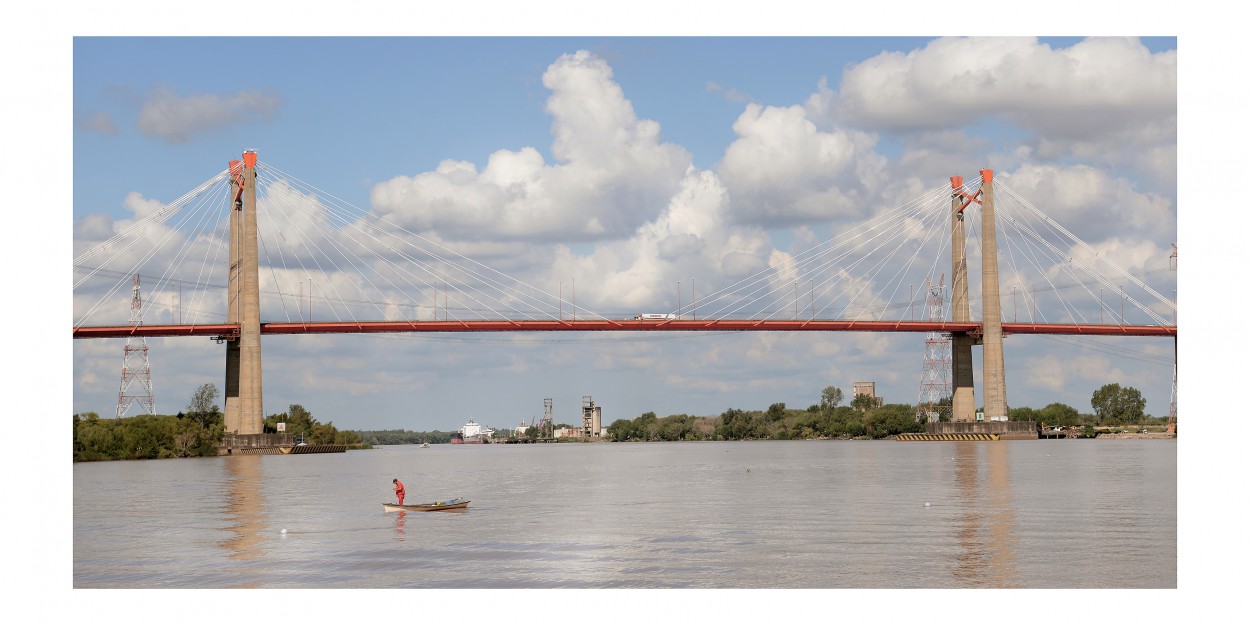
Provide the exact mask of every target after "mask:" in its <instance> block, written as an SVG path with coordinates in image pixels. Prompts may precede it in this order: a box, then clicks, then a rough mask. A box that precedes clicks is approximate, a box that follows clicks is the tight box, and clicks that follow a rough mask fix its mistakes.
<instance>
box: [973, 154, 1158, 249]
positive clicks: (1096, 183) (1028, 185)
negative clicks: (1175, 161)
mask: <svg viewBox="0 0 1250 625" xmlns="http://www.w3.org/2000/svg"><path fill="white" fill-rule="evenodd" d="M996 176H999V177H1000V178H1001V179H1002V181H1003V182H1004V183H1005V184H1006V185H1008V186H1009V187H1010V188H1011V189H1012V190H1014V191H1015V192H1016V193H1017V194H1019V195H1020V196H1021V197H1024V198H1026V199H1028V201H1029V202H1030V203H1032V204H1033V205H1034V206H1036V207H1037V208H1038V209H1040V210H1041V211H1042V212H1043V213H1045V214H1047V215H1049V216H1050V217H1051V218H1052V219H1054V220H1055V221H1057V222H1059V223H1060V224H1064V225H1066V227H1067V228H1068V229H1069V230H1071V231H1072V232H1073V234H1075V235H1076V236H1078V237H1080V238H1081V239H1083V240H1085V241H1086V242H1096V241H1101V240H1103V239H1105V238H1107V237H1110V236H1114V235H1117V234H1119V235H1123V233H1125V232H1126V231H1127V232H1133V233H1139V234H1140V235H1144V236H1149V237H1158V238H1173V237H1174V236H1175V232H1176V212H1175V207H1174V205H1173V203H1172V201H1171V200H1170V199H1168V198H1165V197H1162V196H1160V195H1158V194H1155V193H1142V192H1139V191H1137V190H1136V188H1135V186H1134V184H1133V183H1132V182H1130V181H1128V180H1126V179H1123V178H1116V177H1113V176H1112V175H1111V174H1109V173H1108V172H1107V171H1105V170H1102V169H1098V168H1095V167H1091V166H1088V165H1073V166H1058V165H1045V164H1029V165H1024V166H1021V167H1020V168H1019V169H1017V170H1015V171H1011V172H1001V173H1000V174H996ZM997 198H998V200H999V201H1000V202H1002V203H1007V202H1009V200H1008V198H1007V197H1006V195H1005V194H1002V193H1000V194H998V196H997Z"/></svg>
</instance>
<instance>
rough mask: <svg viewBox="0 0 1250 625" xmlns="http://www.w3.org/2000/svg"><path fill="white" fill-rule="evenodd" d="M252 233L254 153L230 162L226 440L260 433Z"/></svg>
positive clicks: (256, 286) (256, 288) (254, 239)
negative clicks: (231, 329) (232, 332)
mask: <svg viewBox="0 0 1250 625" xmlns="http://www.w3.org/2000/svg"><path fill="white" fill-rule="evenodd" d="M258 265H259V253H258V252H257V233H256V152H255V151H254V150H248V151H245V152H244V153H243V160H242V161H230V276H229V284H228V289H227V290H228V292H229V294H228V296H227V311H226V320H227V323H232V324H238V327H239V333H238V335H237V336H229V337H226V341H225V342H226V388H225V393H224V394H225V404H226V409H225V425H226V432H227V433H230V434H260V433H262V431H263V429H264V420H265V417H264V409H263V402H262V393H261V366H260V272H259V267H258Z"/></svg>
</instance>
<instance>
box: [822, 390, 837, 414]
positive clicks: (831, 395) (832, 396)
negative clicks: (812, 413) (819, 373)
mask: <svg viewBox="0 0 1250 625" xmlns="http://www.w3.org/2000/svg"><path fill="white" fill-rule="evenodd" d="M840 403H842V389H840V388H838V387H836V386H826V387H825V390H823V391H821V392H820V408H821V410H827V411H828V410H833V409H834V408H837V407H838V404H840Z"/></svg>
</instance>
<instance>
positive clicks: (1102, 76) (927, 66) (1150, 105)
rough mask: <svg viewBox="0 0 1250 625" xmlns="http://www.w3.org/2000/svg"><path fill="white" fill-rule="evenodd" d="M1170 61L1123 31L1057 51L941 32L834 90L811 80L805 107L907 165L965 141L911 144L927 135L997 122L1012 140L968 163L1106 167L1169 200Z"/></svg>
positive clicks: (975, 130)
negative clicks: (898, 150)
mask: <svg viewBox="0 0 1250 625" xmlns="http://www.w3.org/2000/svg"><path fill="white" fill-rule="evenodd" d="M1176 63H1177V56H1176V52H1175V51H1166V52H1158V53H1151V52H1150V51H1149V50H1148V49H1147V48H1146V47H1145V46H1144V45H1142V43H1141V42H1140V41H1139V40H1137V39H1134V38H1090V39H1086V40H1084V41H1082V42H1080V43H1078V44H1076V45H1073V46H1071V47H1069V48H1059V49H1053V48H1051V47H1050V46H1049V45H1047V44H1043V43H1040V42H1038V41H1037V40H1036V39H1034V38H1029V37H1009V38H994V37H974V38H944V39H937V40H934V41H932V42H930V43H929V44H928V45H926V46H925V47H923V48H920V49H916V50H912V51H910V52H907V53H903V52H884V53H882V54H880V55H877V56H876V57H873V58H871V59H868V60H866V61H864V62H862V63H859V64H856V65H852V66H850V67H848V68H847V69H846V70H845V71H844V72H843V75H842V82H841V85H840V87H839V90H838V91H836V92H835V91H833V90H831V89H828V88H827V87H825V86H823V85H822V88H821V90H820V91H819V92H818V93H816V94H814V95H813V96H812V97H811V98H809V100H808V102H807V104H806V108H807V110H808V112H809V115H810V116H811V117H812V119H814V120H817V123H818V124H820V123H825V124H829V123H833V122H834V121H841V122H844V123H849V124H851V125H853V126H857V127H861V128H866V129H871V130H874V131H878V132H884V133H889V134H891V135H896V136H898V137H900V138H901V139H902V140H903V142H904V144H905V146H906V148H907V149H908V150H909V152H911V153H910V154H907V155H905V157H904V160H906V161H909V164H908V166H913V167H914V166H916V165H919V166H920V167H922V168H925V169H928V167H931V166H932V165H933V164H935V163H943V164H947V166H948V167H949V166H951V165H953V164H956V163H957V162H961V161H963V160H965V158H966V156H967V155H968V153H969V150H968V148H969V147H970V146H968V145H967V143H965V142H964V141H958V140H957V141H948V142H943V144H942V146H941V147H940V148H939V149H937V150H934V149H932V148H930V147H925V148H918V147H917V146H920V145H925V144H928V143H929V142H928V141H927V140H926V139H925V138H924V135H926V134H928V133H932V132H947V133H949V132H951V131H957V132H958V133H960V134H964V135H966V136H967V137H969V138H971V137H981V138H980V139H975V140H976V141H979V142H985V141H995V142H1003V141H1004V138H1005V137H1010V136H1011V135H1012V134H1013V133H1012V132H1003V129H1001V128H998V126H999V125H1006V126H1007V127H1008V128H1014V129H1016V130H1015V132H1016V133H1019V131H1023V133H1024V137H1022V138H1019V139H1015V138H1012V139H1010V140H1008V141H1006V142H1004V143H1003V145H1002V146H1001V147H997V148H990V147H988V146H979V147H978V149H977V151H976V152H974V154H975V155H979V158H978V159H976V160H977V162H976V165H978V166H985V165H989V166H993V167H997V168H1000V169H1001V168H1005V167H1009V166H1015V165H1019V164H1021V163H1026V162H1038V161H1042V162H1045V161H1052V162H1056V161H1063V162H1072V161H1077V162H1084V163H1087V164H1099V165H1109V166H1112V167H1115V168H1117V169H1118V170H1120V171H1122V172H1126V173H1130V174H1132V175H1134V176H1136V177H1137V179H1138V180H1139V181H1140V182H1141V184H1142V186H1143V188H1148V189H1152V190H1155V191H1157V192H1160V193H1165V194H1169V195H1174V194H1175V188H1176V182H1175V165H1176V110H1177V73H1176V70H1177V64H1176ZM820 120H824V121H823V122H822V121H820ZM918 135H919V138H918V137H917V136H918ZM948 136H949V135H948ZM930 155H932V156H933V157H935V158H929V156H930ZM986 155H993V156H990V157H989V158H987V157H986ZM904 171H909V172H910V171H915V170H913V169H906V170H904ZM947 175H949V174H947Z"/></svg>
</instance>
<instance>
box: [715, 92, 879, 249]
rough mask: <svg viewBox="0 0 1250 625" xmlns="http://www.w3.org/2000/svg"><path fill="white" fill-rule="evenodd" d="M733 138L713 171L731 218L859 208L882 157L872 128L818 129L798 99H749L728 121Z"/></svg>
mask: <svg viewBox="0 0 1250 625" xmlns="http://www.w3.org/2000/svg"><path fill="white" fill-rule="evenodd" d="M733 129H734V132H735V133H736V134H737V136H738V138H737V139H736V140H734V142H733V143H732V144H731V145H730V146H729V148H728V149H727V150H726V151H725V156H724V158H723V159H722V161H721V163H720V166H719V168H718V170H717V173H718V174H719V175H720V177H721V179H722V180H724V182H725V185H726V187H728V189H729V191H730V194H731V195H732V197H733V213H732V215H731V217H732V218H733V219H734V220H735V221H737V222H739V223H748V224H758V225H764V226H785V225H793V224H798V223H802V222H807V221H812V220H821V221H823V220H830V219H834V218H838V217H849V216H858V215H863V214H866V213H867V206H866V205H867V203H868V201H869V200H870V199H871V198H872V197H873V194H872V193H871V192H869V191H868V189H870V188H872V186H873V185H874V184H876V183H878V182H881V181H882V180H883V178H884V177H883V176H882V175H881V169H882V168H883V166H884V163H885V160H884V159H883V158H882V157H880V156H879V155H877V154H875V153H874V152H873V151H872V148H873V146H874V145H875V143H876V138H875V137H874V136H872V135H868V134H864V133H856V132H848V131H844V130H833V131H830V132H822V131H820V130H819V129H817V127H816V125H815V124H814V123H813V122H812V121H811V120H809V119H808V118H807V114H806V112H805V111H804V109H803V107H801V106H791V107H785V108H782V107H774V106H768V107H762V106H760V105H758V104H750V105H748V106H747V107H746V110H745V111H743V113H742V115H740V116H739V117H738V119H737V121H735V122H734V125H733Z"/></svg>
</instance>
